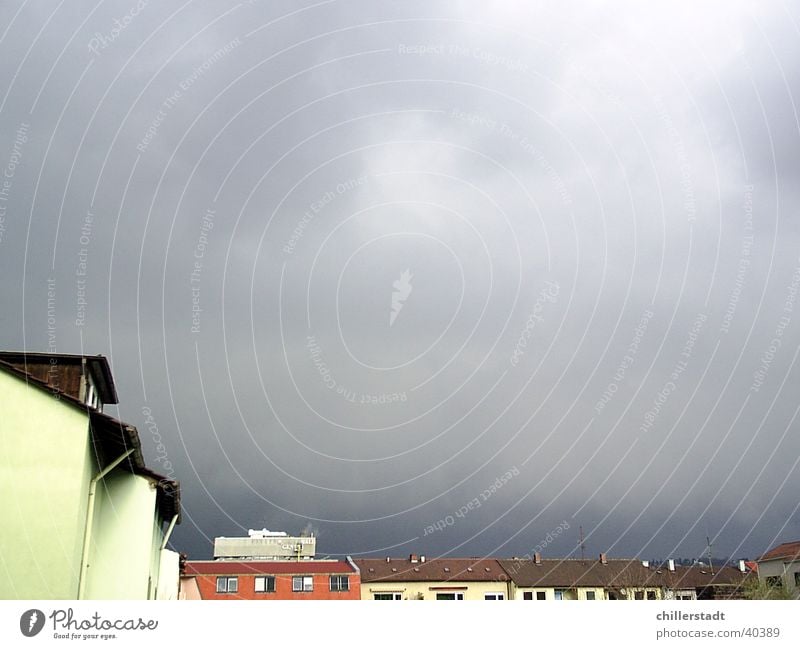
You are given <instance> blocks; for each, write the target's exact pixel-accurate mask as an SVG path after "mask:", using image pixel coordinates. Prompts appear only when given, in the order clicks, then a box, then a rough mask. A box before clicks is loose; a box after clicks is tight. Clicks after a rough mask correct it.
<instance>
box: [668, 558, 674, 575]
mask: <svg viewBox="0 0 800 649" xmlns="http://www.w3.org/2000/svg"><path fill="white" fill-rule="evenodd" d="M667 568H669V571H670V572H675V559H670V560H669V561H667Z"/></svg>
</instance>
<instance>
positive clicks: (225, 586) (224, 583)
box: [217, 577, 239, 593]
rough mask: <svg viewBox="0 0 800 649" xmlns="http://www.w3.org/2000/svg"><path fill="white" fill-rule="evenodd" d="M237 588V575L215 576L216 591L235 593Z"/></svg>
mask: <svg viewBox="0 0 800 649" xmlns="http://www.w3.org/2000/svg"><path fill="white" fill-rule="evenodd" d="M238 590H239V578H238V577H217V592H218V593H235V592H236V591H238Z"/></svg>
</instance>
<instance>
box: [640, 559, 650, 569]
mask: <svg viewBox="0 0 800 649" xmlns="http://www.w3.org/2000/svg"><path fill="white" fill-rule="evenodd" d="M642 565H643V566H644V567H645V568H649V567H650V562H649V561H642Z"/></svg>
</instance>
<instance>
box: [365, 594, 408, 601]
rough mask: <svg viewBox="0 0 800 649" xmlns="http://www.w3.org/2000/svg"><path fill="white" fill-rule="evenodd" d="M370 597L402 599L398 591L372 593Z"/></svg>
mask: <svg viewBox="0 0 800 649" xmlns="http://www.w3.org/2000/svg"><path fill="white" fill-rule="evenodd" d="M372 599H380V600H384V599H388V600H400V599H403V596H402V595H401V594H400V593H374V594H373V595H372Z"/></svg>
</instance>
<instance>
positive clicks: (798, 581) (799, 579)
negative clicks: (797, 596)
mask: <svg viewBox="0 0 800 649" xmlns="http://www.w3.org/2000/svg"><path fill="white" fill-rule="evenodd" d="M794 585H795V586H797V587H798V588H800V572H796V573H794Z"/></svg>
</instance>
